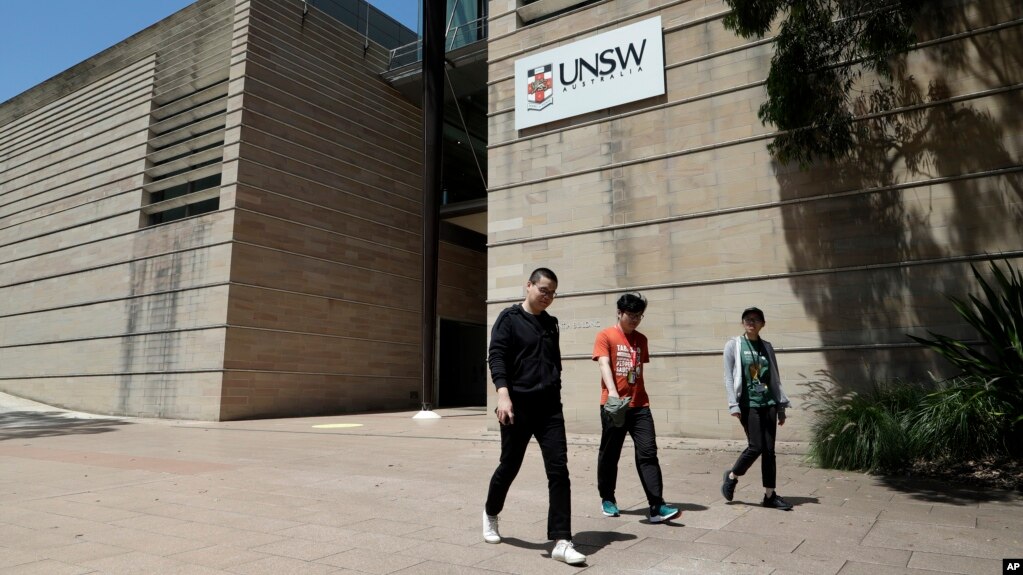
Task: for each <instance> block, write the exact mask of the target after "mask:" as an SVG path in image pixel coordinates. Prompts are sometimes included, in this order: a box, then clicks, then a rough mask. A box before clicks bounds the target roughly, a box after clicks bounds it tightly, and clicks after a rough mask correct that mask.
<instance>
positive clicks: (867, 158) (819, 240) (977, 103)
mask: <svg viewBox="0 0 1023 575" xmlns="http://www.w3.org/2000/svg"><path fill="white" fill-rule="evenodd" d="M943 4H947V3H943ZM979 4H983V5H984V6H979V7H978V6H973V5H972V4H971V5H970V7H969V10H968V9H967V7H964V6H962V5H958V4H957V5H955V6H948V5H945V6H937V7H934V8H932V9H933V10H934V13H933V14H931V13H929V14H925V15H924V17H922V18H921V19H920V21H921V22H925V23H926V25H925V26H923V27H922V28H921V29H919V30H918V31H917V36H918V38H920V39H939V38H944V37H948V36H949V35H951V34H953V33H955V32H957V31H962V30H969V29H977V28H979V27H983V26H989V25H993V24H997V23H999V22H1007V21H1010V20H1012V19H1013V18H1014V16H1013V10H1012V9H1011V8H1010V7H1009V5H1008V3H1006V5H1005V6H1000V5H998V4H996V3H993V2H983V3H979ZM1020 46H1023V30H1021V27H1020V26H1010V27H1006V28H1005V29H1002V30H996V31H993V32H987V33H982V34H977V35H975V36H970V37H967V38H962V39H958V40H951V41H948V42H944V43H939V44H936V45H931V46H929V47H924V48H921V49H919V50H917V51H916V52H914V53H913V54H911V55H910V56H909V57H910V58H912V68H913V70H914V71H915V72H917V73H918V74H927V77H926V78H925V79H924V80H919V79H917V78H914V77H913V76H911V75H910V74H909V67H910V64H909V63H907V62H906V61H901V62H898V63H897V64H896V66H895V69H894V74H893V78H896V79H898V80H895V81H894V82H893V84H892V85H891V86H889V87H887V88H886V89H885V90H883V91H881V92H880V93H876V94H870V95H866V96H863V97H861V98H859V99H858V100H857V101H856V102H855V104H854V109H855V113H856V115H857V116H858V117H866V118H869V119H867V120H864V121H862V122H861V123H860V125H859V126H858V128H859V131H858V134H857V143H858V145H857V147H856V150H855V151H854V153H853V154H851V155H850V156H849V157H848V158H846V159H845V160H844V161H840V162H835V163H832V164H828V165H818V166H815V167H814V168H812V169H811V170H809V171H806V172H799V171H798V170H797V169H796V168H795V167H792V166H786V167H782V166H777V165H776V166H775V169H776V174H777V179H778V183H779V188H780V194H781V199H782V200H783V201H784V202H787V203H786V205H785V207H784V208H783V209H782V219H783V227H784V231H785V239H786V242H787V243H788V246H789V252H790V254H791V256H790V257H791V260H790V268H789V269H790V271H792V272H797V273H798V272H811V273H807V274H805V275H797V276H795V277H794V278H793V279H792V280H791V285H792V287H793V290H794V292H795V293H796V295H797V297H798V298H799V299H800V300H801V302H802V304H803V307H804V309H805V311H806V313H807V315H808V316H809V317H811V318H814V319H815V320H816V321H817V324H818V331H819V333H820V337H821V342H822V344H823V345H824V346H825V351H824V353H823V355H824V358H825V361H826V363H827V365H824V366H821V368H822V369H827V370H829V371H830V372H832V373H833V374H834V376H835V380H836V381H837V382H839V383H840V384H841V385H842V386H843V387H846V388H849V389H862V388H864V387H866V386H869V385H870V384H871V382H873V381H881V380H889V379H892V378H896V377H902V378H908V379H911V380H925V379H926V377H927V373H928V372H935V373H941V371H942V369H943V368H944V365H943V364H941V363H939V362H940V360H938V359H937V358H936V357H935V355H936V354H932V353H930V352H927V351H925V350H922V349H920V348H917V347H915V346H911V345H909V341H908V338H906V336H905V334H906V333H914V334H921V335H925V332H926V330H931V331H935V332H940V333H944V334H946V335H950V336H953V337H963V338H968V339H969V338H972V337H973V334H972V332H971V331H970V330H969V328H968V326H966V325H965V324H964V323H963V322H962V321H961V319H960V318H959V316H958V315H957V314H956V313H955V311H954V310H953V309H952V307H951V305H949V303H948V301H947V299H946V297H945V296H946V294H948V295H956V296H963V295H964V294H965V293H968V292H970V291H971V290H972V291H975V286H974V285H973V284H972V282H971V281H970V279H969V275H968V272H969V267H968V265H969V263H968V259H969V258H970V257H975V256H981V257H983V256H984V254H988V253H991V254H996V253H1001V252H1006V251H1011V250H1019V249H1020V248H1021V247H1023V232H1021V230H1020V228H1021V226H1020V225H1019V222H1020V221H1021V220H1023V171H1020V157H1019V154H1020V150H1019V149H1018V148H1017V147H1015V146H1014V145H1013V142H1014V141H1015V140H1018V134H1020V133H1021V131H1023V112H1021V110H1023V97H1021V91H1020V89H1019V88H1018V85H1019V84H1020V83H1021V82H1023V49H1021V48H1020ZM1012 86H1017V87H1016V88H1012ZM970 94H983V95H981V96H979V97H970ZM892 105H894V106H895V107H896V108H898V109H901V110H903V111H902V112H900V113H898V114H884V113H879V111H880V110H884V109H887V108H888V107H890V106H892ZM1017 145H1018V144H1017ZM949 258H952V259H956V258H958V260H956V261H958V262H959V263H957V264H953V265H934V262H935V261H940V260H947V259H949ZM834 270H838V272H839V273H832V272H833V271H834ZM815 271H816V273H815ZM857 346H866V347H872V346H877V347H876V348H875V349H871V350H870V351H866V352H865V351H864V350H863V349H858V348H857ZM866 357H869V358H870V359H869V361H864V358H866ZM946 371H947V370H946ZM947 375H951V374H947Z"/></svg>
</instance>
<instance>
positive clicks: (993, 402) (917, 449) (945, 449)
mask: <svg viewBox="0 0 1023 575" xmlns="http://www.w3.org/2000/svg"><path fill="white" fill-rule="evenodd" d="M1011 410H1012V406H1011V405H1009V404H1007V403H1006V402H1005V401H1004V400H1003V399H1002V398H1000V397H999V396H998V395H996V394H993V393H991V388H990V386H988V385H987V383H986V382H985V381H983V380H981V379H979V378H976V377H961V378H956V379H954V380H951V381H949V382H946V383H944V384H942V385H941V387H940V388H939V389H938V390H937V391H935V392H933V393H930V394H927V395H926V396H924V397H923V398H922V399H921V401H920V403H919V404H918V405H916V406H915V407H913V408H911V409H910V410H909V411H908V412H907V413H906V415H905V422H906V425H907V430H908V432H909V435H910V441H911V443H912V446H913V448H912V449H913V452H914V453H915V454H916V455H917V456H918V457H922V458H923V459H926V460H928V461H941V460H944V459H959V460H961V459H967V458H974V457H984V456H990V455H1002V454H1006V453H1009V452H1010V451H1011V450H1012V448H1013V447H1015V446H1014V445H1012V444H1011V439H1010V438H1011V436H1012V430H1013V427H1014V426H1015V425H1014V424H1015V422H1014V421H1013V420H1012V419H1010V418H1009V417H1008V416H1007V414H1008V413H1009V412H1010V411H1011Z"/></svg>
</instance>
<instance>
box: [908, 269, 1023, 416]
mask: <svg viewBox="0 0 1023 575" xmlns="http://www.w3.org/2000/svg"><path fill="white" fill-rule="evenodd" d="M970 267H971V269H972V270H973V277H974V278H975V279H976V280H977V283H978V284H980V287H981V291H982V292H983V294H982V296H981V297H977V296H974V295H972V294H971V295H970V296H969V298H968V300H969V301H968V302H966V301H963V300H961V299H958V298H954V297H950V298H949V300H950V301H951V302H952V305H953V307H955V310H956V312H958V313H959V315H960V316H961V317H962V318H963V319H964V320H966V322H967V323H969V324H970V326H972V327H973V328H974V329H975V330H977V333H978V335H979V336H980V339H981V341H982V342H983V345H980V346H974V345H969V344H967V343H965V342H963V341H961V340H957V339H954V338H951V337H947V336H944V335H939V334H936V333H934V332H930V331H928V333H929V334H930V335H931V337H932V338H933V339H926V338H920V337H915V336H912V335H911V336H909V337H910V338H911V339H913V340H914V341H916V342H917V343H920V344H923V345H925V346H927V347H929V348H931V349H933V350H935V351H937V352H938V353H939V354H941V356H942V357H944V358H945V359H946V360H948V361H949V363H951V364H952V365H954V366H955V367H957V368H959V369H961V370H962V372H963V374H964V375H966V376H970V377H973V378H976V379H978V380H980V381H981V382H982V383H983V385H984V386H985V388H986V389H985V392H986V393H990V394H992V395H993V396H994V397H995V398H996V399H997V400H998V401H1001V402H1003V403H1005V404H1006V406H1007V408H1008V412H1007V414H1006V416H1007V417H1009V418H1010V419H1011V421H1012V422H1013V423H1019V422H1021V421H1023V343H1021V337H1023V274H1021V273H1020V272H1019V271H1018V270H1015V269H1013V267H1012V266H1011V265H1010V264H1009V263H1008V262H1006V270H1004V271H1003V270H1002V268H1001V266H999V265H998V264H996V263H995V262H991V275H992V278H993V283H990V282H988V280H985V279H984V277H983V276H982V275H981V274H980V272H978V271H977V268H976V267H974V266H970Z"/></svg>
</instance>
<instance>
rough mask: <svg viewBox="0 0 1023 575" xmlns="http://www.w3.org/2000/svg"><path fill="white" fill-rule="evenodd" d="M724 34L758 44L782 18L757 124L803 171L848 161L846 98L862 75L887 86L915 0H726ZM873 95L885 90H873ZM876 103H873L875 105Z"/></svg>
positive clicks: (850, 123) (851, 131)
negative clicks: (773, 130) (770, 129)
mask: <svg viewBox="0 0 1023 575" xmlns="http://www.w3.org/2000/svg"><path fill="white" fill-rule="evenodd" d="M725 1H726V3H727V4H728V5H729V6H730V7H731V8H732V12H731V13H729V14H728V15H727V16H726V17H725V19H724V25H725V28H727V29H729V30H732V31H734V32H736V33H737V34H739V35H740V36H742V37H744V38H763V37H764V36H765V35H766V34H767V33H768V32H769V31H770V30H771V25H772V23H773V22H774V21H775V20H776V19H778V18H780V19H781V21H780V25H779V30H778V35H777V36H776V38H775V51H774V56H773V57H772V59H771V69H770V72H769V73H768V76H767V101H766V102H764V103H763V105H761V106H760V110H759V111H758V116H759V117H760V120H761V121H762V122H764V123H765V124H767V123H770V124H774V125H775V126H777V127H778V128H779V129H780V130H783V132H782V133H781V134H779V135H778V136H776V137H775V139H774V142H773V143H772V144H771V145H770V146H769V150H770V151H771V153H772V154H774V156H775V157H776V158H777V159H778V160H779V161H781V162H782V163H788V162H789V161H792V160H795V161H798V162H799V163H800V165H801V166H803V167H806V166H807V165H809V164H810V163H811V162H813V161H814V160H815V159H817V158H827V159H831V160H834V159H838V158H841V157H844V156H846V155H847V154H848V153H849V152H850V151H851V150H852V149H853V147H854V145H855V142H856V133H857V131H856V129H855V126H854V120H855V118H854V116H853V114H852V112H851V109H852V105H851V96H850V93H851V92H852V89H853V85H854V83H855V81H856V80H857V79H858V78H860V77H861V76H862V75H863V74H864V73H865V72H868V71H869V72H874V73H876V74H877V75H878V76H880V77H881V78H882V79H889V78H891V68H890V65H889V61H890V59H891V58H892V56H894V55H896V54H898V53H901V52H904V51H905V50H907V49H908V47H909V46H910V44H911V43H912V42H913V34H912V31H911V28H912V25H913V20H914V18H915V16H916V15H917V14H918V12H919V8H920V4H921V3H922V2H921V0H809V1H797V2H793V1H791V0H725ZM877 89H878V90H883V89H884V87H882V86H878V88H877ZM875 100H876V99H875Z"/></svg>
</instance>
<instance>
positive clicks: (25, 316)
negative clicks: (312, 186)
mask: <svg viewBox="0 0 1023 575" xmlns="http://www.w3.org/2000/svg"><path fill="white" fill-rule="evenodd" d="M233 13H234V5H233V2H231V1H221V0H213V1H201V2H199V3H197V4H195V5H193V6H191V7H189V8H187V9H185V10H182V11H181V12H178V13H177V14H175V15H173V16H171V17H170V18H168V19H166V20H164V21H162V22H160V23H158V24H156V25H154V26H152V27H150V28H148V29H146V30H144V31H142V32H140V33H138V34H136V35H135V36H132V37H131V38H129V39H127V40H125V41H124V42H122V43H120V44H118V45H116V46H114V47H112V48H110V49H109V50H106V51H104V52H102V53H100V54H98V55H96V56H95V57H93V58H91V59H89V60H87V61H86V62H83V63H82V64H79V65H77V66H75V67H73V68H71V69H69V70H67V71H66V72H64V73H62V74H60V75H59V76H57V77H55V78H53V79H51V80H49V81H47V82H45V83H43V84H41V85H39V86H37V87H35V88H33V89H32V90H29V91H28V92H25V93H24V94H21V95H19V96H17V97H16V98H13V99H11V100H9V101H8V102H6V103H4V104H3V105H2V106H0V389H2V390H3V391H6V392H10V393H14V394H16V395H20V396H23V397H27V398H31V399H35V400H39V401H42V402H46V403H50V404H54V405H58V406H65V407H71V408H74V409H81V410H86V411H92V412H97V413H113V414H124V415H142V416H158V417H181V418H196V419H215V418H216V417H217V416H218V414H219V411H220V380H221V373H220V369H221V367H222V363H223V347H224V322H225V317H226V306H227V295H228V288H227V279H228V269H229V268H228V263H229V259H230V249H231V247H230V244H229V242H230V239H231V219H232V218H231V215H230V214H229V213H225V212H214V213H211V214H208V215H204V216H200V217H197V218H191V219H187V220H182V221H178V222H173V223H169V224H166V225H160V226H154V227H141V226H140V221H141V220H142V219H143V218H141V217H140V208H141V204H142V201H143V199H142V186H143V184H144V183H146V181H147V174H146V172H145V170H146V169H147V168H148V167H149V162H148V160H147V141H148V138H149V126H150V111H151V108H152V107H153V102H154V101H159V100H160V99H161V98H168V97H171V96H170V95H171V94H175V93H178V92H182V91H183V92H188V91H190V90H191V89H192V88H191V86H192V84H193V83H195V82H200V83H201V82H202V81H203V80H204V78H207V77H209V76H211V75H218V74H222V75H223V76H224V77H226V74H227V65H228V58H229V52H230V41H231V35H230V34H231V26H230V23H231V20H232V18H233Z"/></svg>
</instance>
